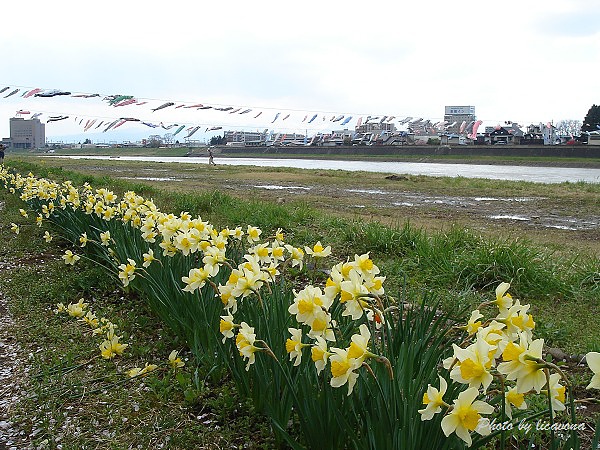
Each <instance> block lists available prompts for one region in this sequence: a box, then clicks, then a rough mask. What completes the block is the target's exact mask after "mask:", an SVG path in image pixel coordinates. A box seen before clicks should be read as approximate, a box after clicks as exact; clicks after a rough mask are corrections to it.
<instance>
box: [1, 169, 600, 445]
mask: <svg viewBox="0 0 600 450" xmlns="http://www.w3.org/2000/svg"><path fill="white" fill-rule="evenodd" d="M11 165H12V163H11ZM14 166H16V167H17V168H18V169H19V170H20V171H22V172H27V171H28V170H32V171H33V172H34V173H35V174H36V175H38V176H46V177H49V178H53V179H58V180H64V179H70V180H72V181H73V182H74V184H76V185H79V184H81V183H83V182H90V183H92V184H93V186H95V187H100V186H102V187H109V188H111V189H114V190H115V191H117V192H122V191H125V190H129V189H134V190H136V191H137V192H138V193H140V194H142V195H145V196H148V197H153V198H154V200H155V201H156V203H157V204H158V205H159V207H160V208H161V209H162V210H164V211H173V212H179V211H189V212H190V213H192V214H193V215H195V214H200V215H202V217H203V218H204V219H208V220H210V221H211V222H213V223H215V224H216V225H234V226H235V225H243V224H253V225H258V226H260V227H261V228H263V229H265V230H267V231H274V230H275V229H276V228H278V227H281V228H283V229H284V230H285V232H286V235H287V236H288V240H289V241H290V242H293V243H296V244H307V243H311V242H315V241H316V240H319V239H320V240H322V242H327V243H328V244H331V245H332V246H333V248H334V250H335V251H336V257H338V258H341V259H343V258H344V257H346V256H350V257H351V256H353V254H354V253H362V252H367V251H370V252H371V256H372V257H373V259H374V260H375V261H376V263H377V264H378V265H379V266H380V267H381V269H382V272H383V274H385V275H386V276H388V280H387V281H386V285H387V290H388V292H392V293H393V292H395V291H399V290H400V289H401V288H402V286H403V285H404V283H408V284H409V285H410V287H411V288H413V289H417V290H422V291H431V292H432V293H433V294H434V295H436V296H438V297H440V298H442V299H443V305H444V307H445V308H458V307H462V306H469V305H475V304H478V303H480V302H481V301H482V300H484V299H485V300H489V299H490V295H491V294H492V293H493V289H494V287H495V285H496V284H497V283H498V282H500V281H510V282H511V283H512V288H511V292H512V293H513V294H514V295H515V296H517V297H518V298H520V299H521V300H522V301H523V302H526V303H531V304H532V310H533V313H534V317H536V319H537V321H538V330H537V333H536V336H537V337H544V338H545V339H546V340H547V341H548V343H549V344H550V345H553V346H558V347H561V348H563V349H565V350H566V351H567V352H569V353H584V352H586V351H590V350H595V351H598V350H599V349H600V324H599V323H598V321H597V317H598V313H599V312H600V311H599V305H598V302H597V298H598V292H599V289H600V287H599V286H600V277H599V276H598V274H599V273H600V262H599V260H598V258H597V257H593V256H586V255H581V256H578V257H575V256H570V257H566V256H565V255H561V254H558V253H556V252H552V251H548V250H547V249H545V248H541V247H538V246H536V245H535V244H534V243H532V242H530V241H527V240H519V239H516V240H515V239H512V240H506V239H490V238H488V237H484V236H481V235H480V234H478V233H475V232H473V231H470V230H468V229H464V228H460V227H449V228H447V229H445V230H443V231H438V232H431V231H426V230H423V229H421V228H417V227H414V226H413V225H411V224H410V223H406V222H405V223H397V224H394V225H393V226H384V225H382V224H380V223H377V222H364V221H361V220H352V219H348V218H344V217H339V216H337V217H335V216H334V217H332V216H330V215H326V214H323V213H322V212H320V211H318V210H316V209H313V208H312V207H311V206H310V205H309V204H307V203H305V202H286V203H285V204H279V203H274V202H264V201H260V200H242V199H240V198H236V197H234V196H231V195H228V194H226V193H224V192H222V191H220V190H215V189H212V190H208V191H204V192H194V193H192V192H189V191H184V192H173V191H170V190H168V189H164V188H163V189H159V188H157V187H153V186H149V185H146V184H141V183H137V182H130V181H127V180H123V179H114V178H111V177H108V176H105V175H103V176H101V177H97V176H94V175H91V174H82V173H77V172H72V171H69V170H64V169H62V168H55V167H51V166H49V165H37V164H32V163H31V162H22V163H18V164H14ZM424 182H425V181H424ZM460 182H462V181H460ZM509 188H510V189H512V188H515V186H513V185H510V187H509ZM568 188H570V189H572V190H573V192H574V194H573V195H575V196H579V195H581V196H583V197H586V195H587V191H588V186H587V185H584V186H573V187H572V188H571V187H570V186H568ZM591 191H592V193H594V192H595V188H592V189H591ZM566 195H567V194H565V196H566ZM2 201H4V202H6V205H5V209H4V211H2V215H1V216H0V238H1V239H2V241H1V242H2V244H1V245H2V247H1V250H0V257H2V259H3V260H4V261H8V262H9V263H10V264H11V265H12V266H14V267H13V268H11V269H10V270H9V271H3V272H2V273H1V274H0V291H1V292H3V293H4V294H5V295H6V296H7V297H9V298H10V303H11V304H10V309H11V311H12V313H13V315H14V316H15V318H16V321H17V326H16V327H15V329H14V330H13V331H14V334H15V337H16V339H17V340H18V341H19V342H23V343H24V350H23V352H24V354H26V353H28V352H29V353H32V354H33V355H34V356H33V358H32V359H31V361H30V364H31V365H32V366H33V368H34V373H36V374H39V376H38V377H35V378H34V382H33V383H32V386H31V390H30V396H31V392H32V393H33V395H34V396H31V397H30V398H28V399H27V400H26V401H24V402H23V403H22V404H21V406H20V410H19V411H18V412H17V419H18V420H19V421H20V422H21V424H22V426H24V427H25V428H26V429H27V430H30V432H31V431H33V430H36V429H39V430H40V431H39V432H37V434H36V437H35V439H36V442H38V443H41V442H43V441H45V440H47V441H48V443H53V444H57V443H58V442H62V443H63V445H64V447H63V448H82V446H81V445H82V443H85V446H86V447H87V446H88V445H90V442H91V443H92V444H91V445H92V446H96V447H102V448H128V447H129V446H134V447H135V446H137V445H142V447H143V448H148V447H158V446H159V445H161V444H162V445H165V446H167V447H168V448H190V447H194V446H200V447H202V446H205V447H206V448H219V446H247V447H246V448H272V447H273V445H274V443H273V441H272V438H271V437H270V434H269V432H268V425H267V422H266V421H265V420H264V419H263V418H261V417H260V416H258V415H256V413H253V411H252V408H251V407H250V406H249V405H248V404H247V403H245V402H244V401H243V400H241V399H240V398H238V397H237V395H236V394H235V391H234V390H233V388H232V385H231V383H230V382H228V380H223V381H222V382H221V380H214V379H212V378H211V376H209V374H202V373H198V372H197V371H195V370H194V367H195V364H194V361H188V365H187V368H186V369H185V372H183V373H182V374H181V376H176V375H169V374H168V373H167V372H164V373H163V372H160V373H159V374H156V375H150V376H149V377H147V378H145V379H143V380H135V381H133V382H128V383H126V384H125V383H123V384H119V383H120V382H121V380H123V377H124V374H123V371H124V370H126V369H127V368H131V367H133V366H134V365H137V366H143V364H144V362H153V361H164V360H165V358H166V355H168V353H169V352H170V350H172V349H182V350H185V343H183V342H181V341H178V340H177V338H176V337H175V336H174V335H173V334H172V333H171V332H170V331H169V330H168V329H166V328H164V327H163V326H162V325H160V324H159V323H158V321H157V319H156V317H155V316H154V315H153V314H152V313H151V312H150V311H149V310H148V308H147V306H146V304H145V302H144V301H143V299H140V298H137V297H135V296H132V295H128V294H123V293H122V292H121V291H120V290H118V289H117V287H116V284H115V282H114V280H112V279H109V278H107V277H106V275H105V274H104V273H103V272H102V271H100V270H98V269H97V268H96V267H94V266H93V265H89V264H88V265H86V266H84V267H83V270H80V271H79V272H78V273H77V274H76V275H73V273H72V272H70V271H69V272H66V271H64V264H63V263H62V261H61V260H60V254H61V252H62V247H63V246H64V245H65V243H64V242H60V241H58V242H53V243H52V244H50V245H48V244H45V243H44V242H43V240H42V239H41V235H42V232H41V230H39V229H38V228H37V227H35V226H34V225H30V223H31V221H26V220H24V219H22V218H21V217H20V216H19V214H18V209H19V207H22V206H19V205H20V202H19V201H18V200H17V199H15V198H14V197H12V196H9V195H8V194H7V193H6V192H4V191H2V192H0V202H2ZM11 222H15V223H19V224H22V229H21V233H20V234H19V235H18V236H16V237H15V236H14V234H12V232H11V231H10V223H11ZM40 254H41V255H42V256H41V257H40V256H39V255H40ZM40 258H41V261H42V262H40ZM38 279H44V280H49V281H48V282H47V283H32V280H38ZM82 296H83V297H85V298H86V299H91V301H92V302H93V307H94V310H96V311H98V313H99V314H102V315H105V316H107V317H109V318H110V319H111V320H114V321H116V322H117V323H118V324H119V325H120V327H121V328H120V329H121V330H123V334H124V336H125V337H126V342H128V343H130V344H131V347H130V352H129V353H130V358H131V360H128V361H125V360H122V361H119V362H118V364H115V363H109V362H106V361H102V360H99V359H96V360H94V362H93V363H90V364H84V365H83V366H82V367H81V368H80V369H78V370H76V371H73V372H71V373H69V374H65V376H63V377H60V376H58V375H60V373H61V372H60V370H58V372H57V371H54V370H49V369H48V368H55V369H60V368H62V371H63V372H65V369H66V368H67V367H71V366H72V365H74V364H79V363H82V362H87V361H89V360H90V359H91V358H92V357H93V356H94V355H96V354H97V353H98V351H97V344H98V343H97V341H96V340H95V339H94V338H93V337H91V336H88V335H86V334H85V332H83V331H82V327H81V326H80V325H79V324H77V323H76V322H74V321H72V320H66V318H65V317H63V316H56V315H54V314H52V313H51V309H53V308H54V307H55V304H56V303H57V302H59V301H62V302H64V303H68V302H75V301H77V299H78V298H80V297H82ZM150 342H151V343H152V345H149V344H148V343H150ZM154 343H158V344H157V345H154ZM40 349H41V350H40ZM139 381H142V382H141V383H138V382H139ZM580 382H581V384H584V383H585V379H583V378H582V379H581V380H580ZM111 383H113V385H114V386H113V385H111ZM57 386H59V387H58V388H57ZM107 386H111V387H107ZM84 387H85V389H84ZM96 388H99V389H100V390H99V391H97V392H94V393H93V394H90V393H89V390H90V389H91V390H92V391H95V390H96ZM39 405H42V407H41V408H38V407H39ZM107 405H110V406H107ZM132 405H134V406H133V407H132ZM135 405H137V406H135ZM36 408H38V409H36ZM65 412H66V413H67V414H66V415H64V414H65ZM61 415H62V416H63V417H61ZM199 417H200V418H201V419H198V418H199ZM229 417H232V418H233V419H234V420H233V421H232V420H230V418H229ZM111 419H112V422H111ZM204 422H208V423H204ZM78 429H79V430H80V431H77V430H78ZM63 430H69V431H74V432H73V433H72V434H70V433H66V432H64V431H63ZM81 430H86V431H83V432H82V431H81ZM89 430H99V431H98V432H97V433H93V434H92V433H91V432H90V431H89ZM104 431H106V433H104ZM38 435H39V437H38ZM71 435H72V437H71ZM167 437H168V440H167ZM57 438H59V439H58V441H57ZM70 439H74V440H73V441H70ZM211 446H212V447H211Z"/></svg>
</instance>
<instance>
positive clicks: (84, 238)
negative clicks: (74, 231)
mask: <svg viewBox="0 0 600 450" xmlns="http://www.w3.org/2000/svg"><path fill="white" fill-rule="evenodd" d="M79 242H80V243H81V247H85V246H86V245H87V243H88V237H87V233H85V232H84V233H82V235H81V236H80V237H79Z"/></svg>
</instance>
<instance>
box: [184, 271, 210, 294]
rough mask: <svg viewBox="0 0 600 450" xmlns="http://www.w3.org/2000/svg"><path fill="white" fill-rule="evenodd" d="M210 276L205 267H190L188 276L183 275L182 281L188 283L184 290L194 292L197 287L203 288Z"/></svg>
mask: <svg viewBox="0 0 600 450" xmlns="http://www.w3.org/2000/svg"><path fill="white" fill-rule="evenodd" d="M209 276H210V273H209V272H208V271H207V270H206V269H205V268H204V267H201V268H193V269H190V271H189V273H188V276H187V277H181V281H183V282H184V283H185V284H186V285H185V287H184V288H183V290H184V291H186V292H194V291H195V290H196V289H201V288H202V287H203V286H204V285H205V284H206V280H207V279H208V277H209Z"/></svg>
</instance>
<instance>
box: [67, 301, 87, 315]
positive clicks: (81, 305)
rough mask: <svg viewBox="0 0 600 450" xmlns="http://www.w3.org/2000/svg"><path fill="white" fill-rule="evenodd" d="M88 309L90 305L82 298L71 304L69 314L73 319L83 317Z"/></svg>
mask: <svg viewBox="0 0 600 450" xmlns="http://www.w3.org/2000/svg"><path fill="white" fill-rule="evenodd" d="M87 308H88V304H87V303H85V301H84V299H83V298H80V299H79V301H78V302H77V303H69V305H68V306H67V313H68V314H69V315H70V316H71V317H83V316H84V315H85V310H86V309H87Z"/></svg>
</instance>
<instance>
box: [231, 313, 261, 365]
mask: <svg viewBox="0 0 600 450" xmlns="http://www.w3.org/2000/svg"><path fill="white" fill-rule="evenodd" d="M255 340H256V335H255V334H254V328H253V327H251V326H249V325H248V324H247V323H246V322H242V323H241V324H240V329H239V331H238V334H237V336H236V338H235V345H236V346H237V348H238V351H239V352H240V355H241V356H242V357H244V358H247V359H248V363H247V364H246V370H247V371H248V370H250V366H251V365H252V364H254V361H255V355H254V353H256V352H257V351H259V350H260V348H258V347H256V346H255V345H254V341H255Z"/></svg>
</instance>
